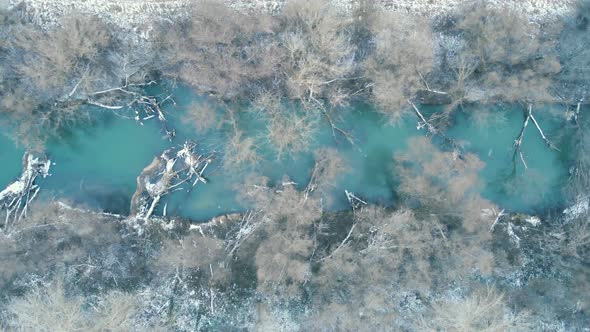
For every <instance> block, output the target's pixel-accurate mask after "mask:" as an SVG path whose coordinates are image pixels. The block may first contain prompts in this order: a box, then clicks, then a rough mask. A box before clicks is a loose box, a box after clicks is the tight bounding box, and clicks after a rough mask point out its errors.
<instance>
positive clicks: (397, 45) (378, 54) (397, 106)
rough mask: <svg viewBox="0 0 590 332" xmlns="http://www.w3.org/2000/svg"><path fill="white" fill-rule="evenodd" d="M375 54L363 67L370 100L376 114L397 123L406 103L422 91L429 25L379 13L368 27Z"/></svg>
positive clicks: (430, 57)
mask: <svg viewBox="0 0 590 332" xmlns="http://www.w3.org/2000/svg"><path fill="white" fill-rule="evenodd" d="M371 28H372V31H373V34H374V36H375V50H374V52H373V54H372V55H371V56H370V58H369V60H368V62H367V64H366V69H365V70H366V75H367V76H368V77H370V78H371V79H372V80H373V84H374V85H373V87H372V91H373V98H374V99H375V102H376V103H377V104H378V105H379V110H380V111H381V112H383V113H385V114H386V115H388V116H389V117H390V119H391V120H394V121H395V120H398V119H399V118H400V117H401V115H402V114H403V111H404V109H406V107H405V106H406V101H407V100H408V99H411V98H413V97H414V95H415V94H416V92H417V91H418V90H420V89H426V87H427V84H428V83H426V86H425V84H424V83H425V81H423V79H424V76H425V75H426V74H428V72H429V71H430V70H431V68H432V66H433V51H432V33H431V31H430V27H429V22H428V21H426V20H424V19H421V18H418V17H411V16H407V15H401V14H395V13H383V14H381V15H379V16H378V17H377V18H376V19H375V20H374V22H373V24H372V27H371Z"/></svg>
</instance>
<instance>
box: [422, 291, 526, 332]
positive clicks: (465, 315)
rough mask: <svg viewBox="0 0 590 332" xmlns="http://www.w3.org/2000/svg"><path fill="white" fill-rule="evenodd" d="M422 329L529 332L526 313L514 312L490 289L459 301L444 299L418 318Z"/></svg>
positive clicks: (496, 292)
mask: <svg viewBox="0 0 590 332" xmlns="http://www.w3.org/2000/svg"><path fill="white" fill-rule="evenodd" d="M420 325H421V326H422V328H424V329H426V330H428V331H440V330H443V331H461V332H463V331H475V330H477V331H490V332H492V331H532V330H533V329H532V324H531V321H530V318H529V314H528V313H527V312H514V311H512V310H511V309H510V308H509V307H508V305H507V304H506V300H505V299H504V294H502V293H499V292H498V291H496V290H494V289H493V288H486V289H483V290H476V291H474V292H473V294H471V295H469V296H466V297H464V298H460V299H444V300H441V301H439V302H437V303H435V304H433V306H432V312H431V313H430V314H429V315H428V316H425V317H422V320H421V322H420Z"/></svg>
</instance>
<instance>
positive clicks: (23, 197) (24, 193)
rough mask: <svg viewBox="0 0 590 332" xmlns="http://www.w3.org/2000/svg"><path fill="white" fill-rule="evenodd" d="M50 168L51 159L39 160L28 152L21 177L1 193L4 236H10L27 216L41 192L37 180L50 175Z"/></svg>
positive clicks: (0, 206)
mask: <svg viewBox="0 0 590 332" xmlns="http://www.w3.org/2000/svg"><path fill="white" fill-rule="evenodd" d="M50 166H51V161H50V160H49V159H46V158H38V157H35V156H33V155H32V154H31V153H28V152H26V153H25V154H24V156H23V172H22V174H21V176H20V177H19V178H18V180H16V181H15V182H13V183H11V184H10V185H8V187H6V188H5V189H4V190H2V191H1V192H0V211H3V212H4V213H5V218H4V223H3V224H0V225H1V226H0V229H1V230H2V232H3V233H4V235H10V233H11V232H12V230H13V229H14V226H15V224H17V223H18V222H19V221H20V220H21V219H22V218H23V217H26V216H27V209H28V207H29V204H30V203H31V202H32V201H33V200H34V199H35V198H36V197H37V194H38V193H39V190H40V187H39V186H38V185H37V184H36V183H35V180H36V179H37V177H38V176H42V177H46V176H48V175H50V174H49V168H50Z"/></svg>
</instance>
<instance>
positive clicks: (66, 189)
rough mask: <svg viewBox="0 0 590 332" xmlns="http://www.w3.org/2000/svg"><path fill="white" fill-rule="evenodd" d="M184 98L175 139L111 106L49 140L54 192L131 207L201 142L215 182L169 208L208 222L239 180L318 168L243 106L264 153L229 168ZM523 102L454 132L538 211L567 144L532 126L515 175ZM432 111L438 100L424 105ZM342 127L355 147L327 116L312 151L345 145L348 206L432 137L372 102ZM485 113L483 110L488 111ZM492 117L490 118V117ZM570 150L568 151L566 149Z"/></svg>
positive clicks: (16, 165)
mask: <svg viewBox="0 0 590 332" xmlns="http://www.w3.org/2000/svg"><path fill="white" fill-rule="evenodd" d="M175 95H176V99H175V100H176V102H177V104H176V106H174V107H172V106H170V107H168V119H169V121H170V123H171V125H172V126H173V127H174V128H176V129H177V137H176V139H175V141H174V142H173V143H170V142H168V140H165V139H163V138H162V133H161V130H160V126H159V124H158V123H157V122H156V121H153V120H152V121H146V122H145V125H143V126H140V125H138V124H137V123H135V122H134V121H131V120H125V119H121V118H117V117H115V116H113V115H110V114H108V113H100V112H98V111H97V112H98V113H97V116H96V117H95V118H96V121H95V122H94V123H92V124H88V125H85V126H83V127H82V128H78V129H76V130H75V131H73V132H72V134H71V135H69V136H68V137H67V138H65V139H63V140H61V141H55V142H50V143H49V144H48V147H47V151H48V154H49V156H50V158H51V159H52V161H54V162H55V165H53V167H52V171H51V173H52V176H51V177H49V178H47V179H44V180H42V187H43V189H44V195H45V196H46V197H48V196H49V197H51V196H55V197H60V198H67V199H70V200H72V201H74V202H77V203H82V204H85V205H88V206H90V207H94V208H99V209H105V210H108V211H113V212H120V213H126V212H128V208H129V200H130V197H131V195H132V193H133V192H134V190H135V179H136V177H137V175H138V174H139V173H140V172H141V170H142V169H143V168H144V167H145V166H146V165H148V164H149V163H150V161H151V160H152V159H153V157H154V156H155V155H159V154H160V153H161V152H162V151H163V150H164V149H166V148H169V147H170V146H174V145H179V144H182V142H183V141H184V140H185V139H189V138H190V139H192V140H195V141H196V142H197V143H198V144H199V147H200V148H201V149H202V150H203V151H217V152H218V154H217V157H216V158H217V159H216V161H215V162H214V163H213V164H212V165H211V166H212V167H210V168H209V169H208V171H207V173H206V174H207V176H208V178H209V180H210V182H209V183H208V184H198V185H197V187H196V188H194V189H193V190H191V191H190V192H189V191H179V192H176V193H174V194H173V195H171V196H170V197H167V198H166V199H165V200H163V202H162V204H161V205H163V204H164V202H168V214H169V215H170V214H174V215H180V216H184V217H189V218H191V219H195V220H205V219H208V218H210V217H212V216H215V215H219V214H223V213H229V212H235V211H242V210H243V209H245V208H247V206H246V205H245V204H243V203H241V202H240V201H239V199H238V198H237V197H236V185H238V184H240V183H243V182H244V180H245V177H246V176H248V174H251V172H252V171H255V172H256V173H258V174H262V175H265V176H267V177H269V178H271V180H273V181H280V180H281V179H282V177H283V176H284V175H288V176H289V177H290V178H291V179H292V180H293V181H295V182H297V183H298V184H299V186H300V187H304V186H305V184H306V182H307V180H308V177H309V175H310V172H311V168H312V166H313V156H312V153H311V152H310V153H300V154H298V155H296V156H294V157H292V158H285V159H283V160H277V158H276V154H274V152H273V150H272V149H271V148H270V147H269V146H268V144H265V142H264V140H262V139H260V132H261V130H262V128H263V127H264V124H263V123H262V122H261V120H260V119H259V118H258V117H257V116H255V115H253V114H252V113H247V112H240V114H241V116H240V119H239V122H240V123H241V125H242V126H243V127H244V128H247V129H248V130H247V133H246V134H247V135H250V136H252V137H255V138H257V139H258V142H259V150H260V152H261V156H262V160H261V162H260V163H259V164H258V165H257V166H256V167H254V168H249V169H246V170H242V171H238V170H232V171H228V170H227V169H224V168H223V167H222V163H221V161H222V160H221V158H222V152H223V149H224V146H225V142H226V137H227V136H226V134H227V132H228V130H229V128H228V126H227V125H226V126H222V127H221V128H219V129H215V130H210V131H208V132H198V130H196V129H195V128H194V127H191V126H190V125H188V124H186V123H183V122H182V121H180V119H181V118H182V115H183V112H184V110H186V108H187V107H188V105H189V104H190V103H191V102H194V101H195V100H197V101H200V102H206V101H205V100H204V99H203V98H201V97H197V96H195V95H193V94H192V93H190V92H189V90H188V89H185V88H178V89H177V90H176V93H175ZM519 107H520V106H509V107H495V108H491V109H485V110H484V109H481V107H478V106H469V107H467V108H466V110H465V111H464V112H462V113H459V115H458V116H457V117H456V119H455V124H454V125H453V126H452V127H451V128H450V129H449V130H448V135H449V137H452V138H454V139H456V140H457V141H458V142H459V143H460V144H461V146H462V147H463V148H464V150H465V151H468V152H473V153H476V154H477V155H478V156H479V157H480V159H481V160H482V161H484V162H485V163H486V166H485V168H484V169H483V170H482V171H481V178H482V181H483V182H484V184H485V186H484V187H483V189H482V194H483V195H484V196H485V197H486V198H488V199H490V200H492V201H494V202H495V203H497V204H498V205H499V206H500V207H502V208H505V209H508V210H511V211H522V212H527V211H528V212H530V211H534V210H537V209H540V208H546V207H553V206H556V205H557V204H560V203H561V200H562V198H561V196H562V195H561V191H560V187H561V185H562V182H563V181H564V179H565V178H566V175H567V166H568V165H566V163H565V160H567V156H566V155H565V152H559V151H554V150H550V149H549V148H547V147H546V146H545V144H544V142H543V141H542V140H541V138H540V137H539V135H538V133H537V132H536V129H535V127H534V126H533V124H532V123H530V124H529V127H528V129H527V132H526V133H525V139H524V142H523V145H522V149H523V153H524V155H525V158H526V161H527V164H528V166H529V167H528V169H526V170H525V169H524V167H522V164H521V163H520V161H519V160H517V164H516V172H515V173H513V163H512V153H513V142H514V139H515V138H516V136H517V135H518V133H519V132H520V128H521V125H522V117H523V116H522V111H521V109H520V108H519ZM423 108H424V111H425V112H428V111H436V110H437V108H436V107H425V106H424V107H423ZM341 114H342V119H341V120H342V125H341V127H342V128H343V129H346V130H350V131H351V132H353V134H354V137H355V139H356V142H357V146H351V145H350V144H349V143H347V142H346V141H345V140H344V139H343V138H342V137H340V138H337V139H334V137H332V135H331V130H330V129H329V127H328V125H327V124H322V125H321V126H320V128H319V130H318V132H317V134H316V135H315V138H314V141H313V143H312V146H311V150H312V151H313V150H314V149H316V148H318V147H320V146H332V147H335V148H336V149H338V151H339V152H340V153H341V154H342V155H343V157H344V158H345V160H346V161H347V163H348V166H349V167H350V172H349V173H347V174H343V175H342V177H341V179H339V180H338V181H337V183H335V187H334V189H333V199H332V201H331V202H330V204H329V206H330V207H331V208H334V209H338V208H345V207H346V204H347V203H346V200H345V196H344V189H347V190H350V191H353V192H355V193H356V194H357V195H359V196H362V197H364V198H366V199H367V200H370V201H372V202H377V203H382V204H391V203H392V202H393V201H394V199H395V174H394V172H393V155H394V153H396V152H403V151H404V150H405V149H407V141H408V139H409V138H410V137H413V136H420V135H425V132H424V131H419V130H417V129H416V119H415V117H413V116H412V115H411V114H410V115H408V116H407V117H405V118H404V119H403V120H402V121H401V122H400V123H397V124H395V125H392V124H389V123H387V122H386V121H385V119H383V118H382V117H381V116H380V115H379V114H378V113H377V112H375V111H374V110H373V109H372V108H371V107H370V106H368V105H364V104H357V105H353V106H351V107H348V108H346V109H342V110H341ZM482 114H483V115H482ZM556 114H558V112H553V111H552V110H551V109H550V108H545V109H538V110H535V116H536V118H537V120H538V121H539V122H540V124H541V126H542V127H543V129H544V131H545V133H546V135H547V136H548V137H550V138H554V142H555V143H556V144H557V145H558V146H560V144H562V143H561V142H562V141H563V142H564V141H565V139H564V138H563V137H557V135H558V132H559V131H558V129H559V128H560V127H561V126H563V124H564V120H562V119H561V118H560V117H559V116H558V115H556ZM484 115H485V116H484ZM564 150H565V149H564ZM22 153H23V151H22V149H18V148H16V147H15V146H14V144H13V142H12V141H10V140H9V139H8V138H6V137H0V158H1V159H2V161H3V162H2V166H1V167H2V172H0V186H1V187H4V186H5V185H6V184H8V183H9V182H10V181H12V180H14V179H15V178H16V177H17V176H18V175H19V173H20V158H21V156H22Z"/></svg>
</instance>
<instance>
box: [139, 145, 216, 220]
mask: <svg viewBox="0 0 590 332" xmlns="http://www.w3.org/2000/svg"><path fill="white" fill-rule="evenodd" d="M196 146H197V145H196V143H194V142H191V141H186V142H185V143H184V144H183V146H182V148H180V149H178V150H177V151H176V153H174V151H175V149H174V148H170V149H167V150H165V151H164V152H162V154H161V155H159V156H156V157H155V158H154V160H152V162H151V163H150V164H149V165H148V166H147V167H146V168H144V169H143V171H142V172H141V174H140V175H139V176H138V177H137V189H136V191H135V193H134V194H133V197H132V198H131V209H130V216H131V217H134V218H135V220H143V221H148V220H149V218H150V216H152V214H153V213H154V210H155V208H156V207H157V206H158V204H159V202H160V200H161V199H162V197H163V196H165V195H167V194H169V193H171V192H173V191H177V190H182V189H183V188H182V187H181V186H182V185H183V184H188V185H189V186H190V188H192V187H194V186H196V185H197V183H198V182H203V183H207V179H205V177H204V176H203V173H204V172H205V170H206V169H207V166H209V164H210V163H211V161H212V157H213V156H212V155H202V154H198V153H197V152H196V151H195V149H196ZM163 214H164V216H165V215H166V205H165V206H164V211H163Z"/></svg>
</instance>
